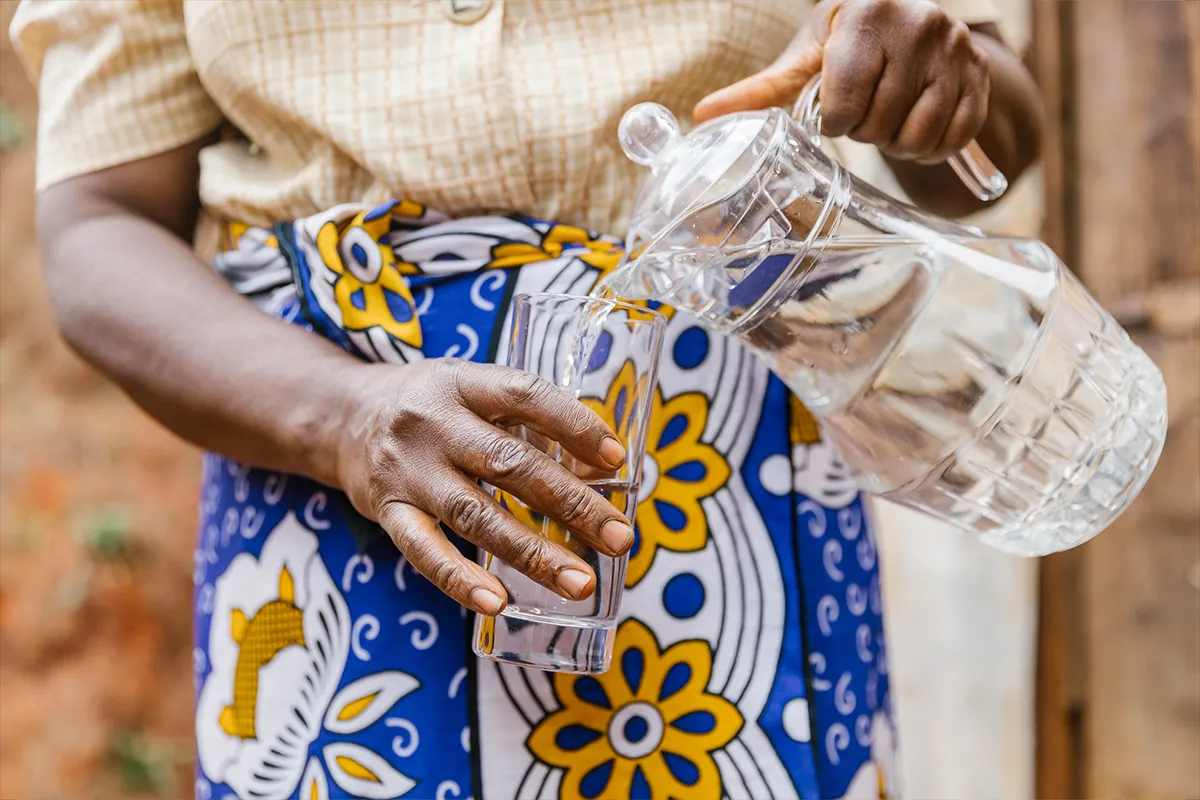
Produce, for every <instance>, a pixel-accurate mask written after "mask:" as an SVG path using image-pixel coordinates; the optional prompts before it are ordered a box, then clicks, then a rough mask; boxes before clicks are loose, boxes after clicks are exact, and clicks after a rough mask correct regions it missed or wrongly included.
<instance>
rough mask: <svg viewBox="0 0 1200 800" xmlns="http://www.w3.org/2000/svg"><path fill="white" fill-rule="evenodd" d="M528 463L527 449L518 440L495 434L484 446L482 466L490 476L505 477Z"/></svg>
mask: <svg viewBox="0 0 1200 800" xmlns="http://www.w3.org/2000/svg"><path fill="white" fill-rule="evenodd" d="M528 463H529V451H528V450H527V449H526V446H525V445H524V444H523V443H521V442H520V441H519V440H517V439H514V438H512V437H510V436H496V437H495V438H493V439H492V441H491V442H489V443H488V444H487V446H486V447H485V448H484V455H483V465H484V466H483V468H484V470H485V471H486V472H487V475H488V477H491V478H507V477H509V476H511V475H513V474H515V473H517V472H518V471H520V470H521V469H523V468H524V467H525V466H526V465H527V464H528Z"/></svg>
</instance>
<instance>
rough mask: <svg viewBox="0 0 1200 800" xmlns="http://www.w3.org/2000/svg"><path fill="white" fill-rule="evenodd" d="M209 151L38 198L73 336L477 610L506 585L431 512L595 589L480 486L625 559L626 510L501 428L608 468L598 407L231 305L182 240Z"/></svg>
mask: <svg viewBox="0 0 1200 800" xmlns="http://www.w3.org/2000/svg"><path fill="white" fill-rule="evenodd" d="M203 144H204V143H203V142H195V143H192V144H189V145H187V146H184V147H180V148H178V149H176V150H173V151H171V152H168V153H164V154H162V155H156V156H152V157H149V158H145V159H141V160H138V161H133V162H130V163H127V164H123V165H121V166H118V167H113V168H111V169H106V170H103V171H100V172H94V173H90V174H85V175H83V176H81V177H77V178H72V179H68V180H66V181H63V182H61V183H58V184H55V185H52V186H50V187H49V188H47V189H45V190H44V191H43V192H42V194H41V196H40V197H39V201H38V229H39V230H38V233H39V239H40V242H41V245H42V248H43V251H44V254H45V262H46V275H47V281H48V284H49V289H50V295H51V301H52V306H53V309H54V314H55V317H56V320H57V323H58V325H59V328H60V330H61V331H62V334H63V336H64V337H65V338H66V340H67V341H68V342H69V343H70V344H71V346H72V347H73V348H75V350H77V351H78V352H79V353H80V354H81V355H82V356H83V357H84V358H85V359H87V360H88V361H89V362H91V363H92V364H94V365H95V366H96V367H98V368H99V369H100V370H101V371H102V372H104V373H105V374H106V375H108V376H109V377H110V378H112V379H113V380H114V381H116V382H117V383H118V384H119V385H120V386H121V387H122V388H123V389H124V390H125V391H126V392H127V393H128V394H129V395H130V396H131V397H132V398H133V399H134V400H135V401H136V402H137V403H138V404H139V405H141V406H142V407H143V408H144V409H146V410H147V411H148V412H149V413H150V414H151V415H152V416H154V417H155V418H156V419H158V420H159V421H160V422H162V423H163V424H165V425H166V426H167V427H169V428H171V429H172V430H173V431H175V432H176V433H178V434H179V435H180V436H182V437H183V438H185V439H187V440H188V441H191V442H193V443H195V444H198V445H200V446H202V447H206V448H211V449H213V450H216V451H218V452H222V453H225V454H227V455H229V456H231V457H233V458H236V459H239V460H242V461H245V462H248V463H250V464H254V465H258V466H263V467H269V468H273V469H279V470H285V471H288V472H299V473H302V474H305V475H308V476H310V477H312V478H315V479H316V480H319V481H322V482H324V483H326V484H329V485H334V486H340V487H342V488H343V489H344V490H345V491H346V493H347V494H348V495H349V497H350V499H351V501H352V502H353V503H354V505H355V507H356V508H357V509H358V510H359V511H360V512H361V513H363V514H364V515H365V516H367V517H368V518H370V519H373V520H376V521H378V522H379V524H380V525H381V526H382V527H383V528H384V529H385V530H386V532H387V533H388V534H389V535H390V536H391V538H392V540H393V541H394V542H395V543H396V546H397V547H398V548H399V549H400V550H401V551H402V552H404V553H405V555H406V556H407V557H408V560H409V563H411V564H412V565H413V566H414V567H415V568H416V569H417V570H419V571H420V572H421V573H422V574H424V575H425V576H426V577H427V578H429V579H430V580H431V581H432V582H434V583H435V584H436V585H437V586H438V587H439V588H440V589H442V590H443V591H444V592H446V593H447V594H449V595H450V596H451V597H453V598H454V599H455V600H458V601H459V602H460V603H462V604H463V605H466V606H467V607H469V608H471V609H474V610H476V611H480V612H482V613H485V614H495V613H498V612H499V611H500V610H501V609H502V608H503V606H504V602H505V600H504V598H505V591H504V587H503V586H502V585H501V584H500V582H499V581H498V580H497V579H496V578H495V577H494V576H492V575H490V574H488V572H486V571H485V570H484V569H483V568H482V567H480V566H479V565H477V564H475V563H474V562H473V561H470V560H468V559H466V558H464V557H463V556H462V555H461V554H460V553H459V552H458V550H457V548H455V546H454V545H453V544H452V543H451V542H450V541H449V540H448V539H447V538H446V536H445V535H444V534H443V533H442V531H441V529H440V528H439V525H438V523H439V521H441V522H445V523H446V524H447V525H448V526H450V527H451V528H452V529H453V530H454V531H456V532H457V533H458V534H459V535H461V536H463V537H464V538H466V539H468V540H469V541H471V542H473V543H474V544H476V545H478V546H479V547H482V548H484V549H485V550H487V551H488V552H491V553H493V554H495V555H496V556H497V557H499V558H501V559H502V560H503V561H505V562H506V563H508V564H511V565H512V566H513V567H515V568H516V569H518V570H520V571H522V572H524V573H526V574H527V575H529V576H530V577H531V578H533V579H534V580H536V581H538V582H539V583H542V584H543V585H545V586H547V588H549V589H551V590H552V591H555V592H557V593H559V594H560V595H562V596H564V597H568V598H571V599H581V598H584V597H587V596H588V595H590V594H591V593H592V591H593V590H594V587H595V576H594V574H593V572H592V570H591V568H590V567H589V566H588V565H587V563H586V562H585V561H583V560H582V559H581V558H579V557H578V556H577V555H575V554H574V553H572V552H570V551H568V550H567V549H565V548H563V547H562V546H560V545H558V544H555V543H553V542H551V541H550V540H549V539H547V538H546V537H543V536H541V535H540V534H538V533H537V532H535V531H532V530H530V529H529V528H527V527H525V526H524V525H522V524H521V523H520V522H518V521H517V520H516V519H515V518H514V517H512V516H511V515H510V514H508V513H507V512H505V511H504V510H503V509H502V508H501V507H500V506H499V504H497V503H496V502H495V501H494V500H493V499H492V498H491V497H490V496H489V495H487V494H485V493H484V492H483V490H482V489H480V487H479V486H478V484H477V482H476V481H477V479H482V480H485V481H487V482H488V483H490V484H492V485H494V486H497V487H499V488H501V489H503V490H505V491H508V492H511V493H512V494H514V495H516V496H517V497H520V498H522V499H523V500H524V501H525V502H527V503H528V505H529V506H531V507H532V508H533V509H534V510H536V511H538V512H540V513H543V514H547V515H549V516H551V517H553V518H555V519H556V520H558V521H559V522H561V523H562V524H563V525H565V526H566V528H567V529H569V530H571V531H573V532H575V533H576V534H577V535H578V536H579V537H580V538H581V539H582V540H583V541H584V542H586V543H588V544H589V545H591V546H592V547H594V548H596V549H597V550H599V551H600V552H603V553H605V554H607V555H614V556H615V555H619V554H621V553H624V552H625V551H627V550H628V549H629V547H630V545H631V544H632V541H633V531H632V529H631V528H630V526H629V525H628V522H627V521H626V520H625V518H624V517H623V516H622V515H621V513H620V511H618V510H617V509H616V508H614V507H613V506H612V505H610V504H609V503H608V502H607V501H605V500H604V499H602V498H601V496H600V495H599V494H597V493H596V492H594V491H592V490H591V489H590V488H588V487H587V486H586V485H585V484H584V483H583V482H582V481H580V480H579V479H578V478H577V477H576V476H575V475H573V474H571V473H570V472H569V471H568V470H567V469H566V468H564V467H563V466H562V465H561V464H559V463H557V462H555V461H554V460H552V459H550V458H549V457H548V456H546V455H545V454H544V453H542V452H540V451H538V450H536V449H535V448H533V447H531V446H530V445H529V444H527V443H526V442H524V441H521V440H519V439H517V438H515V437H513V436H511V435H510V434H509V433H507V431H506V428H507V427H508V426H510V425H525V426H528V427H529V428H530V429H532V430H534V431H537V432H538V433H541V434H543V435H544V436H546V437H548V438H550V439H552V440H554V441H557V442H560V443H561V444H562V445H563V446H564V447H565V448H566V449H567V450H569V451H570V452H571V453H573V454H574V455H575V456H576V457H577V458H579V459H580V460H581V461H583V462H584V463H586V464H588V465H590V466H592V467H595V468H597V469H600V470H604V471H606V472H608V471H611V470H613V469H615V468H617V467H619V466H620V465H621V463H623V461H624V450H623V448H622V447H621V446H620V443H619V442H618V441H617V440H616V439H615V438H614V437H613V434H612V432H611V431H610V430H609V428H608V427H607V426H606V425H605V423H604V422H603V421H602V420H601V419H600V417H598V416H597V415H596V414H595V413H594V412H592V411H591V410H589V409H588V408H587V407H586V406H585V405H583V404H582V403H580V402H578V401H577V400H574V399H572V398H570V397H569V396H568V395H566V394H565V393H563V392H561V391H559V390H558V389H557V388H555V387H554V386H552V385H551V384H549V383H547V382H545V381H542V380H540V379H537V378H535V377H534V376H532V375H529V374H527V373H522V372H518V371H516V370H510V369H506V368H502V367H496V366H491V365H483V364H472V363H469V362H465V361H459V360H454V359H444V360H429V361H422V362H418V363H415V364H411V365H408V366H404V367H395V366H387V365H379V364H363V363H361V362H358V361H356V360H355V359H353V358H351V357H350V356H348V355H346V354H345V353H343V352H342V351H341V350H339V349H337V348H336V347H334V346H333V345H332V344H330V343H329V342H327V341H325V340H324V339H322V338H321V337H319V336H316V335H314V334H312V333H309V332H307V331H305V330H303V329H301V328H299V327H295V326H291V325H288V324H285V323H283V322H280V321H277V320H274V319H272V318H271V317H268V316H267V315H265V314H263V313H262V312H260V311H259V310H257V309H256V308H255V307H254V306H253V305H251V304H250V303H248V302H246V301H244V300H243V299H241V298H239V297H238V296H237V295H236V294H235V293H234V292H233V291H232V290H230V289H229V288H228V287H227V286H226V285H225V284H224V283H223V282H222V281H221V280H220V278H218V277H217V276H216V274H215V273H213V272H212V271H211V270H209V269H208V268H207V267H206V266H205V265H203V264H202V263H200V262H199V261H198V260H197V259H196V258H195V257H194V256H193V254H192V252H191V250H190V248H189V247H188V244H187V241H186V239H187V237H188V236H190V234H191V231H192V229H193V226H194V223H195V218H196V210H197V207H198V202H197V197H196V186H197V181H196V178H197V171H198V167H197V154H198V152H199V150H200V148H201V147H202V146H203Z"/></svg>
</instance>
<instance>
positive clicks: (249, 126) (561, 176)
mask: <svg viewBox="0 0 1200 800" xmlns="http://www.w3.org/2000/svg"><path fill="white" fill-rule="evenodd" d="M941 4H942V5H943V6H944V7H946V9H947V10H948V11H950V12H951V13H954V14H956V15H958V16H959V17H960V18H961V19H963V20H964V21H967V22H981V21H985V20H993V19H995V9H994V7H993V6H992V3H991V0H941ZM808 7H809V4H808V3H807V2H804V0H373V1H372V0H24V2H23V4H22V6H21V7H20V9H19V10H18V12H17V15H16V18H15V19H14V21H13V25H12V35H13V40H14V42H15V44H16V46H17V49H18V52H19V53H20V54H21V57H22V59H23V61H24V63H25V64H26V66H27V67H28V69H29V70H30V72H31V74H32V75H33V76H35V78H37V79H38V81H39V87H40V90H39V91H40V98H41V117H40V123H39V130H38V185H39V186H43V187H44V186H47V185H49V184H52V183H55V182H57V181H61V180H64V179H66V178H69V177H72V176H76V175H80V174H83V173H87V172H92V171H95V170H99V169H103V168H105V167H109V166H112V165H115V164H120V163H123V162H128V161H132V160H135V159H139V158H143V157H146V156H150V155H153V154H156V153H160V152H163V151H165V150H169V149H171V148H173V147H176V146H178V145H180V144H183V143H185V142H188V141H190V140H194V139H197V138H199V137H201V136H202V135H204V134H206V133H208V132H210V131H212V130H213V129H214V128H217V127H218V126H220V125H222V123H230V124H232V125H233V126H236V128H237V129H239V130H240V131H241V133H242V134H244V135H245V137H246V141H243V140H240V139H239V140H236V141H225V142H223V143H221V144H217V145H214V146H212V147H209V148H208V149H207V150H205V151H204V153H203V155H202V159H201V164H202V170H201V187H200V190H201V197H202V199H203V201H204V203H205V205H206V207H207V208H208V209H209V211H211V212H213V213H215V214H217V215H220V216H224V217H227V218H235V219H241V220H244V221H247V222H252V223H267V222H271V221H275V220H279V219H290V218H294V217H299V216H302V215H306V214H312V213H315V212H317V211H320V210H323V209H325V208H328V207H330V206H333V205H336V204H338V203H342V202H348V201H362V202H376V201H380V200H384V199H386V198H390V197H393V196H404V197H408V198H411V199H414V200H418V201H421V202H424V203H427V204H429V205H432V206H435V207H437V208H441V209H443V210H446V211H450V212H460V211H466V210H480V209H500V208H503V209H514V210H519V211H522V212H525V213H529V214H534V215H537V216H540V217H542V218H546V219H556V220H562V221H568V222H573V223H577V224H583V225H586V226H589V227H591V228H594V229H599V230H604V231H607V232H611V233H618V234H619V233H621V232H622V230H623V221H624V219H625V217H626V215H627V213H628V210H629V205H630V202H631V199H632V194H633V189H634V186H635V183H636V181H637V178H638V175H637V169H636V167H634V165H632V164H631V163H629V162H628V161H627V160H626V159H625V157H624V156H623V155H622V154H621V152H620V150H619V148H618V147H617V141H616V128H617V122H618V120H619V119H620V117H621V114H622V113H623V112H624V111H625V109H627V108H628V107H629V106H631V105H632V104H634V103H636V102H640V101H642V100H655V101H657V102H660V103H663V104H664V105H666V106H668V107H670V108H672V109H673V110H675V111H676V112H677V113H678V114H679V116H680V117H681V118H683V117H686V116H687V115H689V114H690V110H691V108H692V107H693V105H694V104H695V103H696V102H697V101H698V100H700V99H701V98H702V97H703V96H704V95H706V94H707V93H709V92H710V91H713V90H715V89H717V88H720V87H722V86H725V85H728V84H730V83H732V82H734V81H736V80H738V79H739V78H742V77H744V76H746V75H749V74H751V73H753V72H755V71H757V70H758V69H760V68H762V67H763V66H765V65H766V64H767V63H769V62H770V61H771V60H772V59H773V58H774V57H775V56H776V55H777V54H778V53H779V52H780V51H781V50H782V49H783V47H784V45H785V44H786V43H787V41H788V40H789V39H790V38H791V37H792V35H793V34H794V33H795V31H796V30H797V28H798V26H799V25H800V23H801V21H802V19H803V17H804V15H805V14H806V13H807V9H808Z"/></svg>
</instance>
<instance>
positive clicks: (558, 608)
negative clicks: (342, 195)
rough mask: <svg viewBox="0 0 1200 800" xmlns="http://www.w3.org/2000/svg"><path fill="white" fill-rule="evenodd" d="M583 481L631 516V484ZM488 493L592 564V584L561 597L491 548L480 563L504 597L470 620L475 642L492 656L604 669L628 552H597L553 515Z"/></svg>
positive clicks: (552, 666) (570, 668) (543, 665)
mask: <svg viewBox="0 0 1200 800" xmlns="http://www.w3.org/2000/svg"><path fill="white" fill-rule="evenodd" d="M588 485H589V486H591V487H592V488H593V489H594V490H595V491H597V492H599V493H600V494H601V495H602V496H603V497H604V498H605V499H606V500H608V501H609V502H610V503H612V504H613V505H614V506H615V507H616V508H617V509H618V510H619V511H621V512H623V513H624V514H625V516H626V517H627V518H629V519H633V512H634V508H635V507H636V505H637V500H638V488H639V487H638V485H637V484H636V483H634V482H631V481H629V480H618V479H605V480H593V481H588ZM493 493H494V495H495V496H496V498H497V500H498V501H499V502H500V504H501V505H502V506H503V507H504V508H506V509H507V510H508V511H509V512H510V513H511V514H512V515H513V516H514V517H516V518H517V520H518V521H521V522H523V523H525V524H526V525H528V526H529V527H531V528H533V529H534V530H537V531H540V532H541V533H542V535H543V536H546V537H547V538H549V539H551V540H552V541H555V542H558V543H559V544H561V545H562V546H564V547H566V548H567V549H569V550H571V551H572V552H574V553H575V554H576V555H578V556H579V557H580V558H582V559H583V560H584V561H585V562H586V563H587V564H588V565H589V566H591V568H592V570H593V571H594V572H595V573H596V590H595V592H594V593H593V594H592V596H591V597H589V598H587V599H585V600H567V599H566V598H563V597H560V596H559V595H557V594H555V593H554V592H552V591H550V590H549V589H547V588H545V587H543V586H542V585H541V584H538V583H535V582H534V581H533V580H531V579H529V578H528V577H526V576H525V575H524V574H522V573H520V572H518V571H517V570H515V569H513V568H512V567H510V566H508V565H507V564H505V563H504V562H503V561H501V560H500V559H498V558H494V557H492V556H490V555H489V556H487V557H486V559H485V567H486V568H487V569H488V571H489V572H491V573H492V574H493V575H495V576H496V577H497V578H499V579H500V582H501V583H502V584H504V588H505V590H506V591H507V592H508V600H509V602H508V606H507V607H505V609H504V611H502V612H501V613H500V615H499V616H498V617H496V619H495V620H494V621H488V620H486V619H482V618H481V619H480V621H479V622H478V623H477V624H476V628H475V637H476V641H475V648H476V649H477V650H478V651H479V652H481V653H482V654H484V655H487V656H489V657H491V658H496V659H499V660H502V661H507V662H510V663H515V664H522V665H525V666H530V667H538V668H540V669H549V670H555V671H558V672H585V673H595V672H603V671H604V670H605V669H607V668H608V664H609V661H610V659H611V657H612V641H613V636H614V635H615V630H616V619H617V608H618V605H619V604H620V599H621V592H622V590H623V588H624V584H625V567H626V564H627V563H628V557H623V558H612V557H611V556H606V555H603V554H601V553H598V552H596V551H595V550H594V549H592V548H591V547H589V546H588V545H586V544H584V543H583V542H581V541H580V540H579V539H578V538H576V537H575V536H574V534H572V533H571V532H570V531H569V530H567V529H566V528H564V527H563V526H562V525H560V524H559V523H558V522H556V521H555V520H553V519H551V518H550V517H547V516H545V515H543V514H539V513H538V512H536V511H534V510H533V509H532V508H530V507H529V506H527V505H526V504H525V503H524V502H522V501H521V500H519V499H517V498H516V497H513V496H512V495H510V494H508V493H506V492H499V491H495V490H493Z"/></svg>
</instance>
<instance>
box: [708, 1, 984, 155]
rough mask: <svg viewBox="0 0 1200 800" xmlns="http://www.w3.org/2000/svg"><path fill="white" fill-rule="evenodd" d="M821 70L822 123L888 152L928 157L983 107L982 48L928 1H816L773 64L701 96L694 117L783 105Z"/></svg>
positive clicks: (946, 151)
mask: <svg viewBox="0 0 1200 800" xmlns="http://www.w3.org/2000/svg"><path fill="white" fill-rule="evenodd" d="M818 72H819V73H820V74H821V81H822V86H821V116H822V128H821V130H822V132H823V133H824V134H825V135H827V136H845V135H849V136H850V137H851V138H853V139H857V140H858V141H861V142H867V143H869V144H873V145H876V146H877V147H879V149H880V150H882V151H883V153H884V155H886V156H888V157H889V158H892V159H897V160H904V161H916V162H919V163H927V164H937V163H941V162H943V161H945V160H946V159H947V158H949V157H950V156H951V155H953V154H954V153H955V152H956V151H958V150H960V149H961V148H963V147H965V146H966V145H967V144H968V143H969V142H970V141H971V140H972V139H974V138H975V137H976V136H977V135H978V134H979V132H980V130H981V129H982V128H983V125H984V122H985V121H986V119H987V114H988V94H989V91H990V76H989V64H988V54H987V53H986V52H985V51H984V49H983V48H982V47H980V45H979V44H978V43H977V42H976V41H975V39H974V37H973V36H972V34H971V31H970V30H969V29H968V28H967V26H966V25H964V24H963V23H961V22H959V21H957V20H955V19H954V18H953V17H950V16H948V15H947V14H946V13H945V12H944V11H942V10H941V9H940V8H939V7H938V6H937V5H936V4H934V3H932V2H929V0H822V1H821V2H819V3H818V4H817V5H816V6H815V7H814V8H813V10H812V14H811V15H810V17H809V19H808V21H807V22H806V23H805V25H804V27H803V28H802V29H801V31H800V33H799V34H797V36H796V37H795V38H794V39H793V40H792V42H791V44H789V45H788V47H787V49H786V50H785V51H784V52H783V54H782V55H781V56H779V58H778V59H776V60H775V63H773V64H771V66H769V67H767V68H766V69H765V70H763V71H762V72H759V73H757V74H756V75H752V76H750V77H749V78H746V79H744V80H742V81H739V82H737V83H735V84H733V85H732V86H728V87H726V88H724V89H721V90H720V91H718V92H715V93H713V94H711V95H709V96H708V97H706V98H704V99H703V100H701V101H700V103H699V104H698V105H697V106H696V109H695V115H694V116H695V119H696V122H697V123H699V122H703V121H705V120H708V119H712V118H713V117H717V116H720V115H722V114H729V113H732V112H735V111H748V110H754V109H760V108H767V107H770V106H782V107H785V108H790V107H791V104H792V103H793V102H794V101H795V99H796V97H797V96H798V95H799V94H800V92H801V90H803V88H804V86H805V85H806V84H807V83H808V81H809V80H810V79H811V78H812V77H813V76H814V75H816V74H817V73H818Z"/></svg>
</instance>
